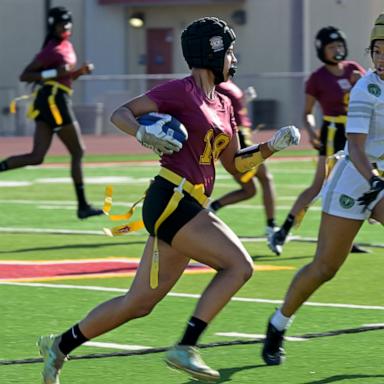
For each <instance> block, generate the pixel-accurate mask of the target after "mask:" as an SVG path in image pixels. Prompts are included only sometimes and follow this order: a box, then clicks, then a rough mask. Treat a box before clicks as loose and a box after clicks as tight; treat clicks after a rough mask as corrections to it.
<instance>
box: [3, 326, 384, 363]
mask: <svg viewBox="0 0 384 384" xmlns="http://www.w3.org/2000/svg"><path fill="white" fill-rule="evenodd" d="M383 329H384V326H377V327H356V328H346V329H334V330H331V331H325V332H317V333H306V334H303V335H297V336H291V338H292V337H295V338H296V339H298V338H301V339H317V338H322V337H333V336H339V335H349V334H356V333H362V332H371V331H379V330H383ZM296 341H297V340H296ZM262 342H263V340H261V339H253V340H244V339H242V340H230V341H219V342H212V343H207V344H198V347H199V348H201V349H208V348H216V347H229V346H236V345H252V344H261V343H262ZM169 348H170V347H158V348H148V349H140V350H136V351H122V352H110V353H91V354H84V355H70V356H69V361H71V360H84V359H87V360H89V359H101V358H109V357H128V356H138V355H150V354H155V353H163V352H166V351H167V350H168V349H169ZM42 362H43V358H41V357H38V358H29V359H19V360H16V359H15V360H0V366H1V365H20V364H36V363H42Z"/></svg>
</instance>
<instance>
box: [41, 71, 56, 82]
mask: <svg viewBox="0 0 384 384" xmlns="http://www.w3.org/2000/svg"><path fill="white" fill-rule="evenodd" d="M40 74H41V78H42V79H44V80H46V79H53V78H54V77H57V70H56V69H46V70H45V71H42V72H41V73H40Z"/></svg>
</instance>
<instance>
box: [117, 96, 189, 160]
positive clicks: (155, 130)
mask: <svg viewBox="0 0 384 384" xmlns="http://www.w3.org/2000/svg"><path fill="white" fill-rule="evenodd" d="M157 111H158V108H157V105H156V103H154V102H153V101H152V100H151V99H150V98H149V97H148V96H145V95H143V96H138V97H136V98H134V99H132V100H131V101H129V102H128V103H126V104H124V105H122V106H121V107H119V108H117V109H116V110H115V111H114V112H113V113H112V116H111V122H112V123H113V124H114V125H115V126H116V127H117V128H118V129H120V130H121V131H123V132H125V133H127V134H128V135H131V136H135V137H136V139H137V141H139V143H140V144H142V145H143V146H145V147H147V148H150V149H152V150H154V151H155V152H156V153H157V154H159V155H162V154H163V153H166V154H171V153H173V152H177V151H179V150H180V148H181V147H182V145H181V143H180V142H178V141H177V140H175V139H173V138H172V137H170V136H168V135H166V134H164V132H163V131H162V130H161V124H164V123H165V121H163V122H162V121H159V122H158V123H156V124H153V125H149V126H143V125H140V124H139V123H138V122H137V120H136V118H135V116H141V115H144V114H146V113H149V112H157Z"/></svg>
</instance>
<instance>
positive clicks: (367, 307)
mask: <svg viewBox="0 0 384 384" xmlns="http://www.w3.org/2000/svg"><path fill="white" fill-rule="evenodd" d="M0 285H9V286H20V287H33V288H53V289H79V290H84V291H99V292H118V293H124V292H127V290H126V289H122V288H111V287H98V286H92V285H72V284H48V283H21V282H11V281H0ZM167 296H169V297H181V298H190V299H199V298H200V295H199V294H192V293H177V292H169V293H168V295H167ZM231 301H235V302H243V303H261V304H282V302H283V301H282V300H271V299H258V298H251V297H238V296H235V297H233V298H232V299H231ZM304 305H307V306H311V307H331V308H338V309H361V310H374V311H384V306H380V305H359V304H342V303H319V302H310V301H307V302H305V303H304ZM383 328H384V326H383Z"/></svg>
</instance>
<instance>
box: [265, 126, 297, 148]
mask: <svg viewBox="0 0 384 384" xmlns="http://www.w3.org/2000/svg"><path fill="white" fill-rule="evenodd" d="M299 142H300V132H299V130H298V129H297V128H296V127H295V126H294V125H288V126H286V127H283V128H280V129H279V130H278V131H276V132H275V134H274V135H273V136H272V139H271V140H269V141H268V147H269V149H270V150H271V151H274V152H277V151H281V150H283V149H285V148H287V147H289V146H290V145H297V144H299Z"/></svg>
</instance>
